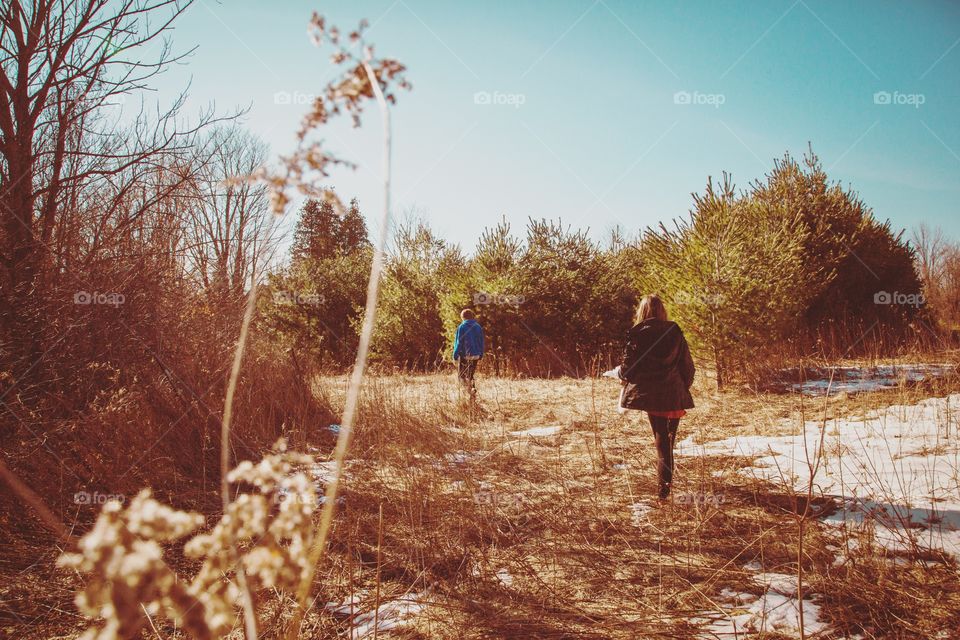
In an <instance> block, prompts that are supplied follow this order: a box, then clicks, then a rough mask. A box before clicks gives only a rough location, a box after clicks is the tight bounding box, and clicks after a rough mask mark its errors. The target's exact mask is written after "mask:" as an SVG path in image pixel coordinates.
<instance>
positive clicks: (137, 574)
mask: <svg viewBox="0 0 960 640" xmlns="http://www.w3.org/2000/svg"><path fill="white" fill-rule="evenodd" d="M311 462H312V459H311V458H310V457H309V456H304V455H300V454H296V453H290V452H287V451H286V443H284V442H283V441H280V442H278V443H277V444H276V445H275V446H274V451H273V453H271V454H269V455H267V456H266V457H264V458H263V460H261V461H260V462H259V463H258V464H256V465H254V464H253V463H251V462H249V461H244V462H241V463H240V464H239V465H238V466H237V467H236V468H235V469H234V470H233V471H231V472H230V474H229V477H228V480H229V482H230V483H231V484H232V485H234V486H236V487H238V489H239V492H238V494H237V496H236V497H235V499H234V500H233V501H232V502H231V503H230V506H229V507H228V509H227V512H226V513H224V514H223V516H222V517H221V518H220V520H219V522H217V524H216V525H214V527H213V528H212V529H211V530H210V531H208V532H206V533H200V534H196V535H194V536H193V537H192V538H190V539H189V540H188V541H187V542H186V544H185V545H184V547H183V550H184V553H185V554H186V556H188V557H191V558H197V559H200V560H201V561H202V564H201V566H200V570H199V571H198V572H197V573H196V575H195V576H194V577H193V579H192V580H189V581H187V580H185V579H184V577H183V576H180V575H178V574H177V573H176V571H175V570H174V569H173V568H172V567H171V566H170V564H168V563H167V561H166V560H165V559H164V545H169V544H170V543H174V542H176V541H178V540H181V539H182V538H184V537H186V536H188V535H190V534H193V533H194V532H196V531H197V529H199V528H200V527H202V526H203V524H204V517H203V516H202V515H200V514H198V513H187V512H184V511H178V510H176V509H172V508H170V507H168V506H166V505H164V504H161V503H160V502H158V501H156V500H154V498H153V496H152V495H151V492H150V490H149V489H145V490H143V491H141V492H140V494H138V495H137V496H136V497H135V498H134V499H133V500H132V501H131V502H130V505H129V506H127V507H126V508H124V507H123V505H122V504H121V503H120V502H118V501H111V502H108V503H107V504H106V505H105V506H104V508H103V510H102V511H101V513H100V516H99V518H98V519H97V522H96V524H95V525H94V527H93V529H92V530H91V531H90V532H89V533H87V534H86V535H85V536H83V538H81V539H80V541H79V543H78V549H77V551H76V552H73V553H66V554H64V555H63V556H62V557H61V558H60V560H59V564H60V565H61V566H63V567H67V568H70V569H74V570H76V571H77V572H79V573H81V574H83V576H84V578H85V584H84V587H83V589H82V590H81V591H80V593H79V594H78V596H77V599H76V603H77V608H78V609H79V610H80V611H81V612H82V613H83V614H84V615H85V616H87V617H88V618H90V619H92V620H97V621H98V622H97V623H96V626H94V627H91V628H90V629H89V630H88V631H87V632H86V633H85V634H84V635H83V636H82V637H83V638H84V639H85V640H94V639H95V640H114V639H116V638H131V637H135V636H136V634H137V633H139V632H140V630H141V629H143V628H144V627H146V626H147V625H148V624H150V625H152V624H153V622H152V619H153V618H155V617H163V618H166V619H169V620H171V621H173V622H174V623H175V624H176V625H178V626H180V627H182V628H183V629H184V631H186V632H187V633H188V634H189V636H190V637H192V638H200V639H208V638H210V639H212V638H219V637H222V636H223V635H225V634H226V633H228V632H229V631H230V630H231V629H232V628H233V627H234V625H235V624H236V619H237V610H238V607H239V605H240V599H241V591H242V590H241V588H240V587H239V586H238V584H237V579H236V576H237V571H236V569H237V565H235V564H232V563H231V562H230V558H231V557H232V554H231V553H230V549H231V548H237V549H239V550H240V551H239V563H240V564H241V566H242V567H243V569H244V572H245V575H246V576H247V579H248V582H247V584H248V587H249V589H250V590H251V591H252V592H253V593H258V592H262V591H265V590H278V591H281V592H283V591H292V590H293V589H295V587H296V586H297V585H298V584H299V582H300V580H301V579H302V577H303V576H304V574H305V573H306V559H307V553H306V551H307V549H308V548H309V546H310V541H311V538H312V535H313V522H312V519H311V518H312V516H313V513H314V510H315V506H316V503H317V496H316V491H315V489H314V485H313V481H312V479H311V478H310V476H309V470H308V465H310V464H311Z"/></svg>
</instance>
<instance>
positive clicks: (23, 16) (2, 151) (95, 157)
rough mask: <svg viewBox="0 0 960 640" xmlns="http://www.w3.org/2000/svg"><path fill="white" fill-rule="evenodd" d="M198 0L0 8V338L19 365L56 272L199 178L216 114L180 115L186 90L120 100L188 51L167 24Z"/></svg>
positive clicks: (131, 232)
mask: <svg viewBox="0 0 960 640" xmlns="http://www.w3.org/2000/svg"><path fill="white" fill-rule="evenodd" d="M191 1H192V0H119V1H118V0H32V1H31V2H22V1H21V0H10V1H9V2H4V3H3V5H2V9H0V134H2V140H0V287H2V288H0V312H2V315H0V318H2V322H0V338H2V339H3V343H4V352H5V355H6V356H7V357H9V358H10V361H12V362H13V365H12V366H13V369H14V371H16V370H17V369H18V368H20V367H19V366H18V363H19V365H20V366H22V367H23V368H27V367H30V366H32V363H33V362H35V361H36V359H37V356H38V354H40V353H42V352H43V351H44V345H43V333H44V332H43V331H40V330H39V328H40V327H43V326H44V324H45V319H44V313H45V312H44V306H43V302H42V301H43V298H44V294H45V293H46V292H48V291H49V290H50V288H51V287H52V285H53V281H54V280H57V279H61V280H62V279H64V278H76V277H77V273H78V271H77V270H78V269H80V267H81V266H82V265H83V264H85V263H89V262H90V261H92V260H96V259H98V258H100V257H102V256H103V255H105V253H104V252H105V251H106V252H108V253H109V251H110V250H113V249H116V248H117V247H118V246H119V245H120V244H122V242H121V241H122V239H124V238H130V237H133V236H136V235H137V228H138V227H139V226H140V225H142V224H143V223H144V218H145V217H146V216H148V215H155V214H156V213H157V206H156V205H157V204H158V203H159V202H161V201H163V200H164V199H166V198H168V197H169V196H170V194H172V193H173V192H175V191H176V190H177V189H179V188H181V186H182V185H183V184H184V183H186V182H187V181H189V180H190V179H191V175H190V172H189V171H188V168H189V167H192V166H196V164H197V158H196V154H197V153H199V151H198V147H197V146H196V145H195V142H196V139H197V136H198V134H199V132H200V131H201V130H203V129H204V127H205V126H206V125H207V124H209V123H210V122H211V121H213V120H215V118H214V117H213V116H212V114H211V113H205V114H200V116H199V118H198V119H197V121H195V122H194V123H193V124H191V125H187V124H185V123H184V121H183V119H182V118H181V117H180V115H179V112H180V108H181V106H182V104H183V100H184V96H183V95H181V96H180V97H179V98H178V99H176V100H175V101H174V102H173V104H172V105H171V106H169V107H168V108H165V109H161V108H159V107H157V108H156V109H154V110H150V109H148V108H147V107H146V106H144V103H143V102H141V106H140V107H139V109H138V110H133V109H128V108H127V107H126V106H123V105H122V103H132V102H133V98H136V97H137V96H138V95H139V94H140V93H141V90H142V89H144V88H147V87H148V86H149V83H150V80H151V79H152V78H153V77H154V76H155V75H156V74H158V73H160V72H161V71H163V70H164V69H165V68H166V67H167V66H169V65H170V64H172V63H174V62H176V61H178V60H180V59H181V58H182V57H183V56H182V55H174V54H173V53H172V51H171V47H170V43H169V41H168V40H167V39H166V34H167V32H168V30H169V28H170V26H171V25H172V24H173V22H174V21H175V20H176V19H177V18H178V17H179V16H180V15H181V14H182V13H183V11H184V10H185V9H186V8H187V7H188V6H189V5H190V4H191ZM154 45H159V46H154ZM188 53H189V52H188ZM184 55H186V54H184ZM77 284H80V283H77Z"/></svg>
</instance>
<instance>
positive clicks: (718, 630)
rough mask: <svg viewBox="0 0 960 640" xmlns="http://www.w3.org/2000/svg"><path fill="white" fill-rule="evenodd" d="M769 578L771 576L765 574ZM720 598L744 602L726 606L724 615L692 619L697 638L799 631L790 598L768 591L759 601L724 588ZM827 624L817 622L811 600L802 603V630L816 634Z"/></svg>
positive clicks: (797, 608)
mask: <svg viewBox="0 0 960 640" xmlns="http://www.w3.org/2000/svg"><path fill="white" fill-rule="evenodd" d="M768 575H770V574H768ZM720 595H721V596H723V597H726V598H728V599H732V600H737V601H739V602H743V603H745V604H744V605H743V606H738V605H737V604H731V605H727V607H729V608H726V610H725V611H724V614H725V615H722V616H721V615H719V614H713V612H710V614H708V615H704V616H700V617H697V618H694V619H693V620H692V622H694V623H699V625H700V629H701V631H703V632H705V633H703V634H702V635H701V636H700V637H703V638H722V639H723V640H728V639H729V640H733V639H735V638H744V637H746V636H745V635H744V634H745V633H780V634H783V635H795V634H797V633H798V632H799V631H800V604H799V601H798V600H797V599H796V598H795V597H794V596H792V595H784V594H783V593H778V592H777V591H776V590H775V589H770V590H768V591H766V592H764V594H763V595H762V596H760V597H759V598H758V597H757V596H754V595H751V594H744V593H738V592H735V591H730V590H728V589H724V590H723V591H722V592H721V594H720ZM827 629H828V625H827V624H826V623H825V622H823V621H822V620H820V605H818V604H817V603H816V602H813V601H812V600H808V599H806V598H804V600H803V630H804V633H805V634H810V635H811V636H812V635H815V634H818V633H821V632H823V631H826V630H827Z"/></svg>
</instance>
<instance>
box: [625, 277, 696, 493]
mask: <svg viewBox="0 0 960 640" xmlns="http://www.w3.org/2000/svg"><path fill="white" fill-rule="evenodd" d="M693 375H694V367H693V358H691V357H690V348H689V347H688V346H687V340H686V338H684V337H683V331H681V330H680V327H679V326H678V325H677V323H675V322H671V321H670V320H668V319H667V309H666V307H664V306H663V301H662V300H661V299H660V298H659V297H657V296H655V295H648V296H644V297H643V298H642V299H641V300H640V304H639V305H638V306H637V313H636V316H635V317H634V325H633V327H631V328H630V330H629V331H627V341H626V345H625V346H624V349H623V361H622V362H621V363H620V381H621V382H622V384H623V391H622V393H621V396H620V406H621V407H623V408H625V409H636V410H639V411H646V412H647V416H648V417H649V418H650V426H651V427H652V428H653V437H654V442H655V444H656V447H657V480H658V482H659V487H660V491H659V497H660V499H661V500H666V498H667V496H669V495H670V485H671V483H672V482H673V443H674V441H675V440H676V437H677V427H678V426H679V425H680V418H682V417H683V416H684V415H685V414H686V409H692V408H693V397H692V396H691V395H690V386H691V385H692V384H693Z"/></svg>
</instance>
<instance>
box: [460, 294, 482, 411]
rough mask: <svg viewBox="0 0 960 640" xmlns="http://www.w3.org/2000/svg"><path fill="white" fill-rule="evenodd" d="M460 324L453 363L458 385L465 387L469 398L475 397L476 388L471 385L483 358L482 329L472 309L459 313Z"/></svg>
mask: <svg viewBox="0 0 960 640" xmlns="http://www.w3.org/2000/svg"><path fill="white" fill-rule="evenodd" d="M460 319H461V320H462V322H461V323H460V326H459V327H457V335H456V337H455V338H454V340H453V361H454V362H456V363H457V370H458V371H457V372H458V375H459V376H460V383H461V384H463V385H464V386H465V387H467V389H468V391H469V392H470V397H471V398H473V397H475V396H476V395H477V388H476V386H474V384H473V375H474V374H475V373H476V371H477V363H478V362H479V361H480V358H482V357H483V327H481V326H480V323H479V322H477V320H476V318H475V317H474V315H473V310H472V309H464V310H463V311H461V312H460Z"/></svg>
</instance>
